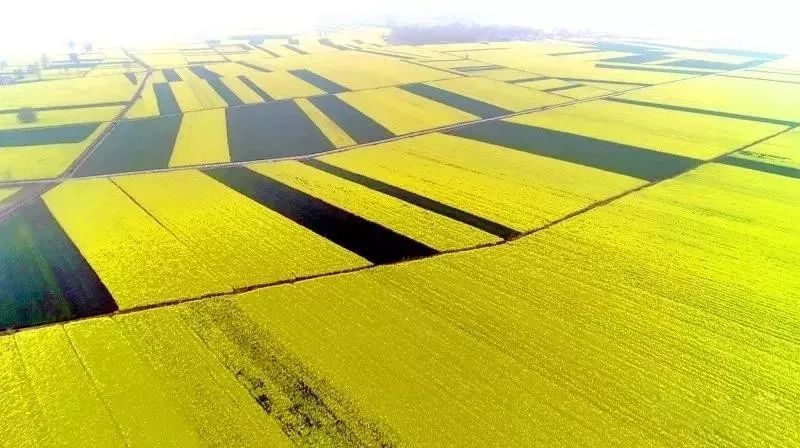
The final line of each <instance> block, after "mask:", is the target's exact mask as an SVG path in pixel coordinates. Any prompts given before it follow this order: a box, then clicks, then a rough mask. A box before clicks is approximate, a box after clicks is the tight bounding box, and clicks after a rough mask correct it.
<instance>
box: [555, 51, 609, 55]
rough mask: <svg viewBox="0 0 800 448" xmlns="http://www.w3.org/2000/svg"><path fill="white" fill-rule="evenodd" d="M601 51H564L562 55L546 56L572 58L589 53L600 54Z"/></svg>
mask: <svg viewBox="0 0 800 448" xmlns="http://www.w3.org/2000/svg"><path fill="white" fill-rule="evenodd" d="M600 52H602V50H580V51H565V52H562V53H550V54H548V56H572V55H574V54H589V53H600Z"/></svg>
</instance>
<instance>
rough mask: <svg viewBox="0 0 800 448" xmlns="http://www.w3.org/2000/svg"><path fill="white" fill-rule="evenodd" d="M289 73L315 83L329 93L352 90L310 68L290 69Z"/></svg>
mask: <svg viewBox="0 0 800 448" xmlns="http://www.w3.org/2000/svg"><path fill="white" fill-rule="evenodd" d="M289 73H291V74H293V75H294V76H297V77H298V78H300V79H302V80H303V81H305V82H307V83H309V84H311V85H313V86H314V87H316V88H318V89H320V90H322V91H325V92H328V93H342V92H347V91H349V90H350V89H348V88H347V87H344V86H341V85H339V84H336V83H335V82H333V81H331V80H329V79H327V78H323V77H322V76H320V75H318V74H316V73H314V72H312V71H310V70H306V69H300V70H289Z"/></svg>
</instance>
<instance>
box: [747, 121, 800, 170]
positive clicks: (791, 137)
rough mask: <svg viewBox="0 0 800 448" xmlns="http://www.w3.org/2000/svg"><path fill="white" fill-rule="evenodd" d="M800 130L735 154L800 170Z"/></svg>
mask: <svg viewBox="0 0 800 448" xmlns="http://www.w3.org/2000/svg"><path fill="white" fill-rule="evenodd" d="M798 148H800V129H792V130H790V131H788V132H785V133H783V134H781V135H778V136H776V137H773V138H771V139H768V140H765V141H763V142H760V143H758V144H755V145H753V146H750V147H748V148H747V149H744V150H742V151H739V152H738V153H736V154H734V156H736V157H740V158H744V159H751V160H756V161H758V162H764V163H769V164H772V165H780V166H786V167H791V168H800V151H798Z"/></svg>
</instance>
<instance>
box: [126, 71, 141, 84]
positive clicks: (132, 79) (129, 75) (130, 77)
mask: <svg viewBox="0 0 800 448" xmlns="http://www.w3.org/2000/svg"><path fill="white" fill-rule="evenodd" d="M123 74H124V75H125V77H126V78H128V81H130V82H131V84H133V85H136V84H138V83H139V81H137V80H136V73H123Z"/></svg>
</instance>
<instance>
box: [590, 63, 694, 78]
mask: <svg viewBox="0 0 800 448" xmlns="http://www.w3.org/2000/svg"><path fill="white" fill-rule="evenodd" d="M595 67H597V68H612V69H617V70H633V71H639V72H659V73H678V74H681V75H708V74H709V72H698V71H693V70H678V69H671V68H657V67H646V66H644V65H640V66H636V67H635V66H632V65H614V64H602V63H601V64H595Z"/></svg>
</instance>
